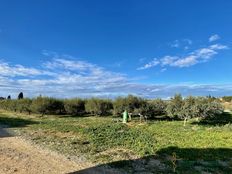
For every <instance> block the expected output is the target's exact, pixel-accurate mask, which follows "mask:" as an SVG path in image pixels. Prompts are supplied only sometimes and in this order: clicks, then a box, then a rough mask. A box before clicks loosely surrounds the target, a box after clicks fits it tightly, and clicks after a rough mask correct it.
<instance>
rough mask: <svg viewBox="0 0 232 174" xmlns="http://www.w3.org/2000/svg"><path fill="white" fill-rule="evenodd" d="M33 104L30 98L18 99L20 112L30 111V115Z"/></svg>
mask: <svg viewBox="0 0 232 174" xmlns="http://www.w3.org/2000/svg"><path fill="white" fill-rule="evenodd" d="M31 104H32V100H31V99H28V98H25V99H20V100H17V109H18V110H19V111H20V112H28V114H29V115H30V114H31Z"/></svg>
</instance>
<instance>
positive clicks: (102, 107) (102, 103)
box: [85, 98, 113, 116]
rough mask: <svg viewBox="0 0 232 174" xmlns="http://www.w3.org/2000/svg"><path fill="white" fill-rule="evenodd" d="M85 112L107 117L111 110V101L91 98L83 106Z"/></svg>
mask: <svg viewBox="0 0 232 174" xmlns="http://www.w3.org/2000/svg"><path fill="white" fill-rule="evenodd" d="M85 109H86V112H88V113H91V114H93V115H100V116H102V115H107V114H110V112H111V110H112V109H113V104H112V101H111V100H106V99H97V98H91V99H88V100H87V102H86V104H85Z"/></svg>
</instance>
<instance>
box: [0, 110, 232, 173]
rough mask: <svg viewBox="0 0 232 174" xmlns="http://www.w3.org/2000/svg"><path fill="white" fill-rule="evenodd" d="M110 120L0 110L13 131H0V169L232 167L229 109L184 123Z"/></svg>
mask: <svg viewBox="0 0 232 174" xmlns="http://www.w3.org/2000/svg"><path fill="white" fill-rule="evenodd" d="M115 120H116V119H115V118H112V117H92V116H88V117H87V116H86V117H71V116H51V115H48V116H44V117H41V116H40V115H30V116H29V115H27V114H18V113H8V112H5V111H1V113H0V124H2V125H7V126H8V129H7V130H11V131H12V132H14V134H16V135H17V136H16V137H10V136H9V135H8V134H7V132H6V131H4V130H3V129H1V131H0V136H1V138H0V149H1V150H0V161H1V162H0V173H14V172H16V173H20V172H21V173H42V172H44V173H52V172H53V173H93V171H94V172H95V173H96V171H98V172H99V173H102V171H107V173H194V174H195V173H232V145H231V144H232V138H231V137H232V125H231V124H230V123H231V122H232V116H231V114H230V113H225V114H224V115H220V117H219V118H217V119H216V120H207V121H206V120H201V121H196V120H190V121H189V122H188V123H187V125H186V126H183V121H175V120H173V121H167V120H161V119H157V120H153V121H148V122H147V123H145V122H143V123H140V122H139V121H136V119H135V120H134V121H132V122H130V123H128V124H122V123H119V122H115ZM4 136H5V137H4ZM1 170H2V171H1Z"/></svg>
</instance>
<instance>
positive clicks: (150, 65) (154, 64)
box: [138, 58, 160, 70]
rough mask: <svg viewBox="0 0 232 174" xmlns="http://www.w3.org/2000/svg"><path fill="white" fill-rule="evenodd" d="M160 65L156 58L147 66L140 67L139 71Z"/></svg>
mask: <svg viewBox="0 0 232 174" xmlns="http://www.w3.org/2000/svg"><path fill="white" fill-rule="evenodd" d="M159 63H160V62H159V61H158V60H157V59H156V58H154V59H153V60H152V61H151V62H149V63H147V64H145V65H144V66H142V67H139V68H138V70H143V69H148V68H152V67H154V66H156V65H158V64H159Z"/></svg>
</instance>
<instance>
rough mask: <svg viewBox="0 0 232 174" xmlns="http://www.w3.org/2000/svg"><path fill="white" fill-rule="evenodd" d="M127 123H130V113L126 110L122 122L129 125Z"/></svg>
mask: <svg viewBox="0 0 232 174" xmlns="http://www.w3.org/2000/svg"><path fill="white" fill-rule="evenodd" d="M127 121H128V112H127V111H126V110H125V111H124V112H123V118H122V122H123V123H127Z"/></svg>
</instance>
